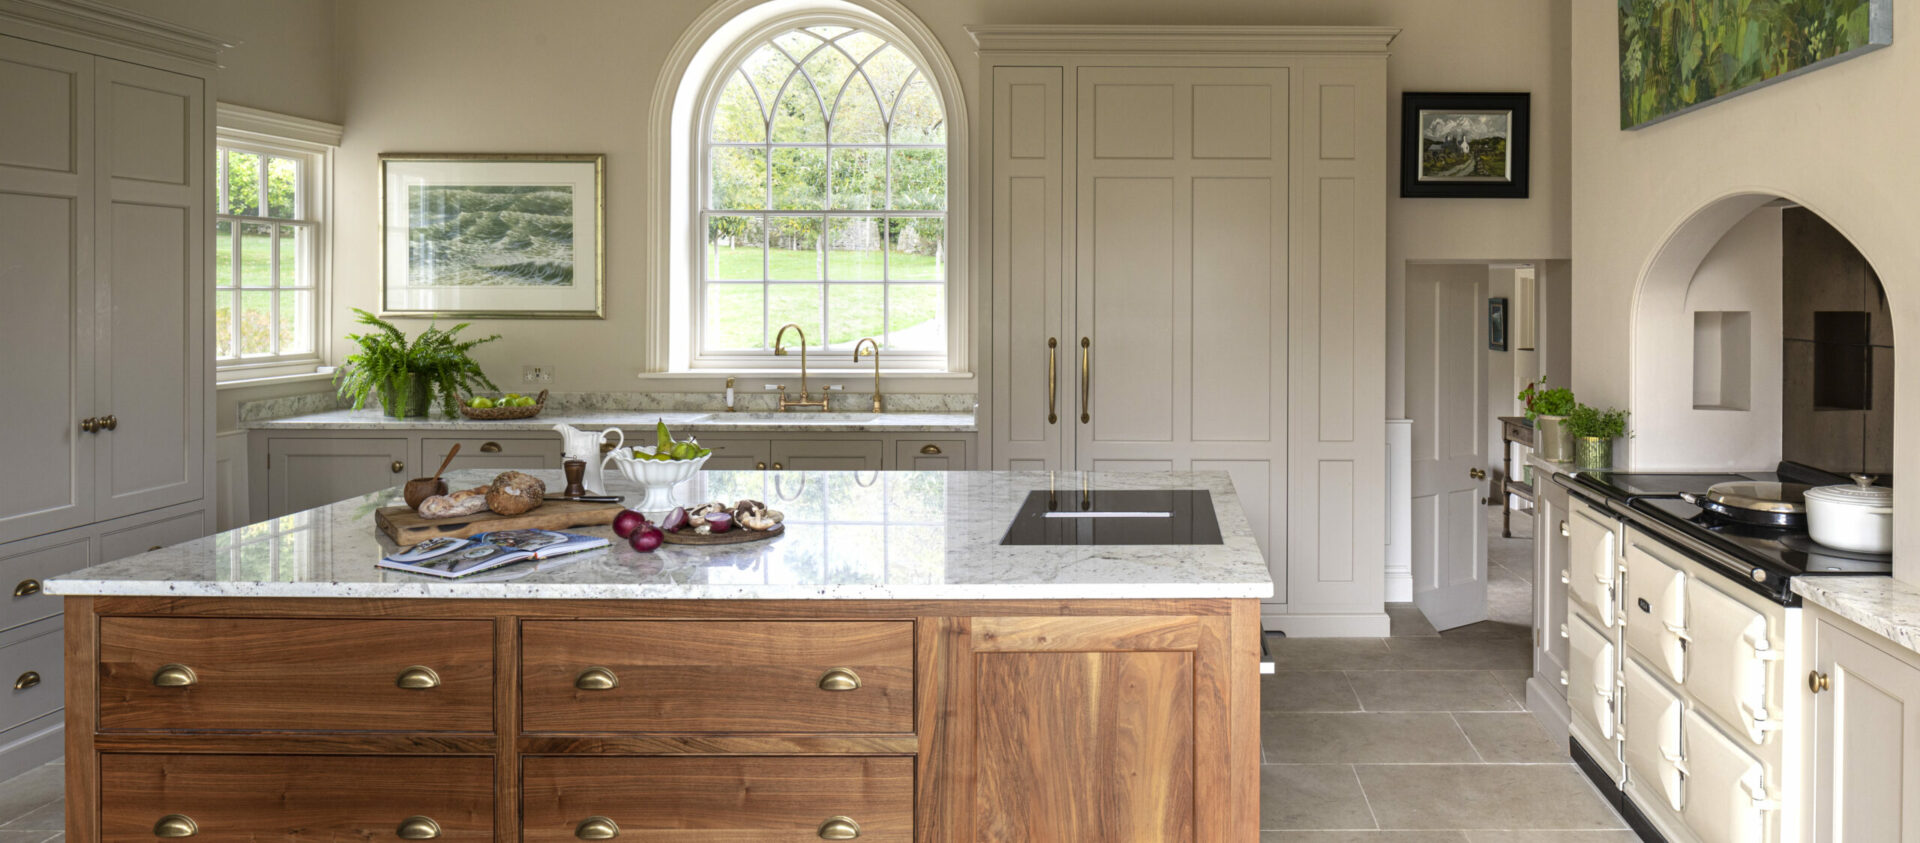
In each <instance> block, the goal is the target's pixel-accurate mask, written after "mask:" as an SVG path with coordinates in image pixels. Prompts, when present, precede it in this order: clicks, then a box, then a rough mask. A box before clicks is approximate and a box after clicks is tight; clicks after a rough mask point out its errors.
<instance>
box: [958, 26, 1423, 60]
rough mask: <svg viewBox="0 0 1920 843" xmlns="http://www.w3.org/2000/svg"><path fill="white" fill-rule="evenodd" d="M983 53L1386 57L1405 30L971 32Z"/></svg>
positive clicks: (975, 28)
mask: <svg viewBox="0 0 1920 843" xmlns="http://www.w3.org/2000/svg"><path fill="white" fill-rule="evenodd" d="M967 34H969V35H971V36H973V43H974V45H975V46H977V47H979V48H980V52H983V53H989V52H1045V53H1112V52H1128V53H1349V54H1361V53H1385V52H1386V51H1387V45H1388V44H1391V43H1393V39H1394V37H1395V36H1397V35H1399V34H1400V30H1399V29H1398V28H1396V27H1390V26H1131V25H1104V26H1082V25H1070V24H1037V25H997V24H996V25H977V26H969V27H967Z"/></svg>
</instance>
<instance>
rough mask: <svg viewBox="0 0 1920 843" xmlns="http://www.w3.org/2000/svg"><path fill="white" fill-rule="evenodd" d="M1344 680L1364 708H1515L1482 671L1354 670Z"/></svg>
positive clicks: (1421, 709) (1495, 709) (1490, 672)
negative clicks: (1351, 686)
mask: <svg viewBox="0 0 1920 843" xmlns="http://www.w3.org/2000/svg"><path fill="white" fill-rule="evenodd" d="M1347 681H1348V682H1349V683H1351V684H1352V685H1353V691H1354V693H1355V694H1357V695H1358V696H1359V698H1360V708H1361V709H1363V710H1365V711H1519V710H1520V709H1521V705H1520V704H1519V703H1517V702H1514V701H1513V697H1512V696H1510V695H1508V694H1507V692H1506V691H1505V690H1504V689H1502V688H1501V687H1500V683H1499V681H1498V680H1496V679H1495V678H1494V675H1493V672H1492V671H1486V670H1354V671H1348V673H1347Z"/></svg>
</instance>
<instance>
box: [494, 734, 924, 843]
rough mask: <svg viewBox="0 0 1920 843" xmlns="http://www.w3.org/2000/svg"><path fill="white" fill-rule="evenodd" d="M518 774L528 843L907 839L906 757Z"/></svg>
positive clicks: (708, 762)
mask: <svg viewBox="0 0 1920 843" xmlns="http://www.w3.org/2000/svg"><path fill="white" fill-rule="evenodd" d="M521 769H522V781H521V827H522V829H523V831H522V834H521V836H522V839H523V840H524V841H525V843H572V841H573V840H574V839H575V838H576V837H577V838H579V839H583V840H593V839H606V837H605V835H607V834H609V833H617V835H618V839H619V840H620V841H621V843H627V841H650V840H659V841H667V840H676V841H677V840H694V839H698V840H792V841H801V840H819V839H822V838H824V839H829V840H843V839H850V838H849V837H847V836H836V835H848V834H857V835H858V836H859V839H861V840H869V841H908V840H912V839H913V759H911V758H763V757H726V758H713V757H691V756H688V757H667V758H624V757H596V758H585V757H571V758H568V757H554V756H529V757H527V758H525V759H524V760H523V762H522V768H521ZM829 823H831V824H832V825H831V826H830V825H829ZM696 829H697V831H696ZM616 830H617V831H616Z"/></svg>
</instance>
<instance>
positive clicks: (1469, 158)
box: [1400, 92, 1532, 199]
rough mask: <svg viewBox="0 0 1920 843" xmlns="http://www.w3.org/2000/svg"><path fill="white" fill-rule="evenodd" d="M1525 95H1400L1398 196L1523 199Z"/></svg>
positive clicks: (1526, 128) (1526, 125) (1527, 98)
mask: <svg viewBox="0 0 1920 843" xmlns="http://www.w3.org/2000/svg"><path fill="white" fill-rule="evenodd" d="M1531 99H1532V97H1531V95H1529V94H1437V93H1412V92H1409V93H1405V94H1402V95H1401V96H1400V195H1401V196H1402V197H1407V198H1419V197H1482V198H1496V199H1525V198H1527V168H1528V164H1529V161H1528V158H1529V152H1528V139H1527V136H1528V134H1529V122H1528V121H1529V117H1530V107H1529V101H1530V100H1531Z"/></svg>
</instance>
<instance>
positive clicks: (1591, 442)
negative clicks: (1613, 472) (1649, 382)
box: [1566, 404, 1627, 469]
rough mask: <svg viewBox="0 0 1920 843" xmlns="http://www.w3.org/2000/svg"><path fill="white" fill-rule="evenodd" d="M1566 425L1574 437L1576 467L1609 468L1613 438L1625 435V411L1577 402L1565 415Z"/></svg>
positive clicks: (1611, 464)
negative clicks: (1603, 408) (1601, 408)
mask: <svg viewBox="0 0 1920 843" xmlns="http://www.w3.org/2000/svg"><path fill="white" fill-rule="evenodd" d="M1566 428H1567V430H1568V431H1569V432H1571V433H1572V434H1573V436H1574V446H1573V449H1574V459H1573V464H1574V467H1575V468H1586V469H1601V468H1612V467H1613V440H1615V439H1618V438H1620V437H1622V436H1625V435H1627V411H1626V410H1616V409H1614V408H1612V407H1608V408H1606V409H1605V410H1600V409H1596V408H1594V407H1589V406H1587V405H1585V404H1579V405H1576V406H1575V407H1574V408H1573V412H1571V413H1569V414H1568V415H1567V422H1566Z"/></svg>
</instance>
